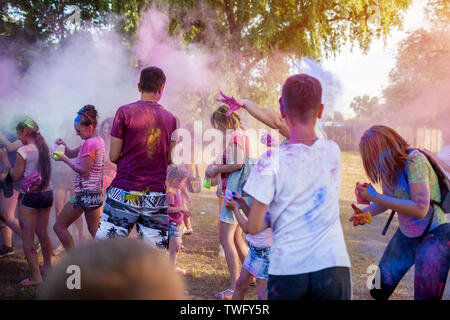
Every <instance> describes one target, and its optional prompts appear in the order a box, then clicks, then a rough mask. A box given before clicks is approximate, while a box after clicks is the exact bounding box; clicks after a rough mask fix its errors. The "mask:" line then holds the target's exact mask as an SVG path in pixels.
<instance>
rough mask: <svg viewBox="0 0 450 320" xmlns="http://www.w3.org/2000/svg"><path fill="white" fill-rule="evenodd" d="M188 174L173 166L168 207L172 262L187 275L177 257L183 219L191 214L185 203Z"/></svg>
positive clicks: (169, 174)
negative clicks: (179, 265) (183, 190)
mask: <svg viewBox="0 0 450 320" xmlns="http://www.w3.org/2000/svg"><path fill="white" fill-rule="evenodd" d="M188 176H189V174H188V172H186V171H184V170H183V169H181V168H180V167H177V166H172V167H170V168H169V170H168V172H167V191H166V192H167V205H168V211H167V212H168V215H169V252H170V261H171V262H172V264H173V266H174V267H175V271H177V272H179V273H181V274H182V275H185V274H186V270H183V269H180V268H178V267H176V265H177V256H178V253H179V252H180V250H181V237H182V236H183V219H184V215H185V214H190V213H189V211H188V210H187V208H186V206H185V205H184V202H183V196H182V189H183V188H184V186H185V185H186V181H187V179H188Z"/></svg>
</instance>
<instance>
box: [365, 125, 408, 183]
mask: <svg viewBox="0 0 450 320" xmlns="http://www.w3.org/2000/svg"><path fill="white" fill-rule="evenodd" d="M408 148H409V144H408V142H406V140H405V139H404V138H403V137H402V136H400V135H399V134H398V133H397V132H396V131H395V130H394V129H392V128H389V127H387V126H373V127H371V128H370V129H368V130H367V131H366V132H364V134H363V135H362V137H361V141H360V142H359V152H360V153H361V158H362V161H363V165H364V170H365V171H366V174H367V176H368V177H369V179H370V181H372V182H373V183H380V182H383V183H387V184H388V185H390V186H393V185H395V184H396V183H397V180H398V177H399V174H400V172H401V171H402V170H403V168H404V167H405V165H406V161H408V160H411V158H410V157H409V156H408Z"/></svg>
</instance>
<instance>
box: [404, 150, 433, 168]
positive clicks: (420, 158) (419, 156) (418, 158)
mask: <svg viewBox="0 0 450 320" xmlns="http://www.w3.org/2000/svg"><path fill="white" fill-rule="evenodd" d="M408 155H409V156H410V158H411V160H408V161H407V162H406V163H407V164H408V165H411V164H421V163H422V164H423V163H428V159H427V157H426V156H425V155H424V154H423V153H422V152H420V151H419V150H417V149H414V150H412V151H410V152H409V153H408Z"/></svg>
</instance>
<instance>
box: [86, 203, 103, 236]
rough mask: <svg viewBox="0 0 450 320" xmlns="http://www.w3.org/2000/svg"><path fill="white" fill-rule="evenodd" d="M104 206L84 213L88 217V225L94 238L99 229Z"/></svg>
mask: <svg viewBox="0 0 450 320" xmlns="http://www.w3.org/2000/svg"><path fill="white" fill-rule="evenodd" d="M102 212H103V207H100V208H98V209H95V210H91V211H86V212H85V213H84V218H85V219H86V223H87V227H88V230H89V233H90V234H91V236H92V239H94V238H95V234H96V233H97V230H98V224H99V223H100V216H101V215H102Z"/></svg>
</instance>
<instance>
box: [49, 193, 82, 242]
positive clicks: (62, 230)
mask: <svg viewBox="0 0 450 320" xmlns="http://www.w3.org/2000/svg"><path fill="white" fill-rule="evenodd" d="M82 213H83V209H82V208H80V207H77V208H74V207H73V205H72V204H71V203H69V202H68V203H66V205H65V206H64V209H63V211H62V212H61V214H60V215H59V216H58V218H57V219H56V222H55V225H54V226H53V230H55V232H56V235H57V236H58V238H59V241H61V243H62V244H63V246H64V248H65V249H66V250H70V249H72V248H73V247H74V241H73V238H72V236H71V235H70V233H69V230H68V228H69V226H70V225H71V224H72V223H74V222H75V220H77V219H78V218H79V217H80V216H81V214H82Z"/></svg>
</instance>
